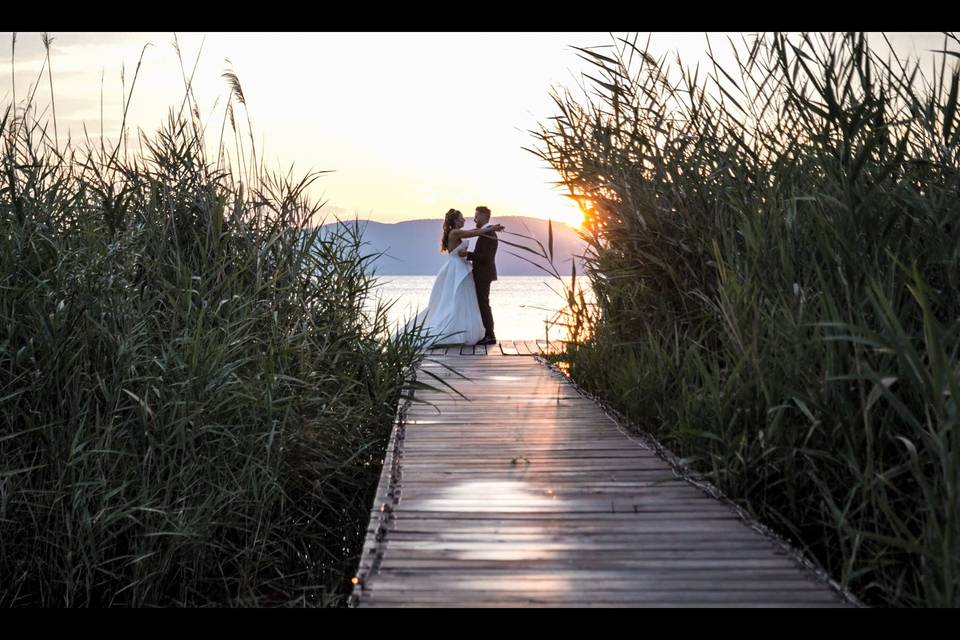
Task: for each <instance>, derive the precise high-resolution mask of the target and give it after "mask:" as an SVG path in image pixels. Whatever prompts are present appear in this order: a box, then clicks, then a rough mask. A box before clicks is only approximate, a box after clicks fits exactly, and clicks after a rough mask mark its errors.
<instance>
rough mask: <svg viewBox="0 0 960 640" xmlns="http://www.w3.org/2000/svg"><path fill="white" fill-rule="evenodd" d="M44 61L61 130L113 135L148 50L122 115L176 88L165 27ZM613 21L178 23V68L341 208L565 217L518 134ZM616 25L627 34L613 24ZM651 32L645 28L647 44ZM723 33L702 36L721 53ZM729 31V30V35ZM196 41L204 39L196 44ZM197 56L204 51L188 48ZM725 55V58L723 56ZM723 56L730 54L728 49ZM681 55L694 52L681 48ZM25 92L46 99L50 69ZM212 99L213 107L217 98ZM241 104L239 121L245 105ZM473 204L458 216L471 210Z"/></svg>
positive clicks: (1, 98) (276, 158)
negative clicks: (314, 27)
mask: <svg viewBox="0 0 960 640" xmlns="http://www.w3.org/2000/svg"><path fill="white" fill-rule="evenodd" d="M51 35H52V36H53V38H54V41H53V44H52V46H51V68H52V71H53V81H54V87H53V91H54V94H55V98H56V111H57V124H58V129H59V131H60V135H61V137H66V134H67V132H68V131H69V132H70V134H71V135H72V136H73V138H74V139H77V138H80V137H82V135H83V126H84V124H85V125H86V128H87V131H88V132H89V133H90V134H91V136H94V137H96V136H98V135H99V132H100V129H101V93H102V102H103V132H104V134H105V135H106V136H108V137H113V138H115V137H116V135H117V133H118V131H119V127H120V122H121V118H122V113H123V101H122V97H121V96H122V92H123V85H122V83H121V74H122V75H123V77H124V78H125V80H126V88H127V90H129V88H130V83H131V80H132V78H133V73H134V69H135V68H136V66H137V61H138V59H139V58H140V56H141V52H142V51H143V48H144V45H147V43H149V44H150V46H148V47H147V48H146V50H145V51H143V62H142V66H141V68H140V72H139V76H138V78H137V81H136V86H135V88H134V92H133V97H132V100H131V104H130V110H129V113H128V118H127V120H128V124H129V125H130V126H132V128H133V129H134V130H135V129H136V128H137V127H139V128H142V129H143V130H144V131H146V132H148V133H149V132H152V131H154V130H155V129H156V128H157V127H159V125H160V124H161V123H162V122H163V121H164V119H165V118H166V114H167V112H168V110H169V109H170V108H171V107H179V104H180V101H181V100H182V98H183V87H184V84H183V77H182V73H183V72H182V70H181V66H180V63H179V62H178V60H177V56H176V52H175V49H174V46H173V40H174V35H173V34H172V33H124V32H109V33H88V32H84V33H80V32H69V33H52V34H51ZM617 35H618V34H608V33H581V32H578V33H410V32H405V33H222V32H219V33H207V34H203V33H178V34H177V38H178V39H179V42H180V49H181V52H182V54H183V59H184V64H185V65H186V73H187V74H189V73H190V72H191V68H192V66H193V64H194V62H195V61H197V60H198V62H197V66H196V71H195V72H194V91H195V94H196V96H197V99H198V101H199V103H200V107H201V109H200V110H201V114H202V116H203V117H204V118H205V119H209V121H211V122H214V121H215V122H216V123H217V128H219V126H218V125H219V122H220V119H221V118H222V113H223V111H222V109H223V105H224V103H225V101H226V98H227V96H228V95H229V89H228V86H227V84H226V81H225V80H224V79H223V78H222V77H221V75H222V73H223V72H224V70H226V69H227V68H231V69H232V70H233V71H235V72H236V74H237V76H238V77H239V79H240V83H241V85H242V87H243V92H244V94H245V97H246V101H247V107H248V109H249V116H250V119H251V121H252V124H253V130H254V134H255V138H256V140H257V144H258V147H259V149H258V152H259V153H261V155H262V156H263V157H264V158H265V159H266V160H267V166H268V168H276V169H282V170H283V171H286V170H288V169H289V168H290V166H291V164H292V165H293V168H294V173H295V174H297V173H300V174H303V173H306V172H307V171H310V170H319V171H327V170H329V171H332V173H329V174H325V175H324V176H322V177H321V178H320V179H319V180H318V181H317V182H315V183H314V185H313V187H312V189H313V190H312V192H311V196H312V197H314V198H316V199H318V200H322V201H326V202H327V203H328V204H327V207H326V209H327V210H328V211H330V212H332V213H334V214H337V215H340V216H342V217H343V216H346V217H352V216H354V215H356V216H358V217H360V218H361V219H372V220H376V221H380V222H397V221H400V220H409V219H417V218H439V217H441V216H442V215H443V213H444V212H445V211H446V210H447V209H449V208H451V207H453V208H457V209H460V210H461V211H464V212H465V213H467V212H472V211H473V208H474V207H475V206H477V205H480V204H483V205H486V206H488V207H490V208H491V209H492V210H493V212H494V215H495V216H496V215H497V214H500V215H527V216H534V217H540V218H552V219H554V220H561V221H564V222H568V223H572V224H576V223H577V222H579V220H580V217H581V214H580V212H579V210H578V209H577V207H576V205H575V204H574V203H573V202H572V201H570V200H569V199H568V198H565V197H564V196H563V191H562V190H561V189H560V188H558V187H556V186H554V185H553V184H552V182H553V181H555V180H556V179H557V176H556V174H555V173H554V172H553V171H552V170H551V169H549V168H548V167H547V166H546V165H545V163H544V162H543V161H542V160H541V159H539V158H538V157H536V156H535V155H533V154H531V153H530V152H529V151H525V150H524V149H523V147H529V146H532V145H533V144H534V143H535V140H534V138H533V136H532V135H531V134H530V132H529V131H530V130H531V129H537V128H538V123H539V122H543V121H545V120H546V118H548V117H550V116H553V115H556V107H555V106H554V105H553V103H552V101H551V98H550V89H551V87H554V86H565V87H569V88H571V89H575V88H576V86H577V84H578V83H579V82H580V77H581V73H582V72H583V71H586V70H588V68H589V65H588V64H587V63H586V62H583V61H582V60H581V59H580V58H579V57H578V52H577V51H576V50H575V49H574V48H573V47H575V46H579V47H596V46H604V45H609V44H611V43H612V42H613V38H614V37H615V36H617ZM619 35H623V34H619ZM647 35H648V34H645V33H644V34H640V37H639V40H640V42H645V41H646V38H647ZM725 35H726V34H710V40H711V42H712V43H713V46H714V52H715V53H717V54H718V55H719V56H720V58H721V60H723V59H724V57H725V55H726V49H727V48H726V47H724V46H723V45H722V43H723V42H725V40H724V38H725ZM732 35H733V36H734V37H735V38H737V39H739V37H740V34H732ZM11 36H12V34H7V38H6V42H5V43H3V42H2V41H0V45H2V49H0V105H4V106H5V105H7V104H9V102H10V99H11V94H12V89H13V87H14V84H13V83H12V82H11V61H12V60H11V46H10V45H11V41H12V37H11ZM888 37H890V38H891V40H892V41H893V43H894V45H895V47H896V48H897V49H898V51H899V52H901V53H906V54H913V55H925V52H926V50H928V49H937V48H941V45H942V43H943V37H942V36H941V35H939V34H922V33H912V34H911V33H894V34H888ZM201 43H202V51H201ZM705 43H706V36H705V35H704V34H703V33H691V32H686V33H653V34H650V48H651V49H652V50H654V51H656V52H667V51H676V52H677V53H679V55H680V57H681V58H682V59H683V60H684V62H685V64H687V63H689V64H695V63H696V62H697V61H700V62H701V63H702V62H705V61H706V59H707V58H706V44H705ZM198 54H199V57H198ZM43 57H44V50H43V45H42V42H41V34H39V33H18V34H17V36H16V51H15V59H14V60H13V62H14V63H15V73H14V74H13V77H14V78H15V80H16V82H15V87H16V94H17V100H18V102H19V101H21V100H23V98H24V96H25V95H27V94H28V92H29V91H30V90H31V89H32V86H33V85H34V83H35V82H36V80H37V77H38V73H39V72H40V70H41V67H42V64H43ZM728 59H730V58H728ZM730 60H732V59H730ZM688 61H689V62H688ZM218 100H219V101H218ZM35 101H36V103H37V104H38V105H39V106H40V107H41V108H45V107H47V106H48V105H49V104H50V89H49V86H48V84H47V79H46V75H45V74H44V76H43V79H42V81H41V82H40V83H39V86H38V87H37V89H36V97H35ZM215 105H216V110H214V107H215ZM237 117H238V118H239V119H240V120H241V121H244V122H245V117H244V115H243V112H242V111H240V110H238V111H237ZM468 217H469V216H468Z"/></svg>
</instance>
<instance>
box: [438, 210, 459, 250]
mask: <svg viewBox="0 0 960 640" xmlns="http://www.w3.org/2000/svg"><path fill="white" fill-rule="evenodd" d="M459 215H462V214H461V213H460V212H459V211H457V210H456V209H450V210H449V211H447V215H445V216H443V234H442V235H441V237H440V253H446V252H447V239H448V238H449V237H450V230H451V229H453V221H454V220H456V219H457V216H459Z"/></svg>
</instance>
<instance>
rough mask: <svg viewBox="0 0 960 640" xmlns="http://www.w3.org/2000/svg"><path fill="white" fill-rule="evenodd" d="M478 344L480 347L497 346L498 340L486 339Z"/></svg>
mask: <svg viewBox="0 0 960 640" xmlns="http://www.w3.org/2000/svg"><path fill="white" fill-rule="evenodd" d="M477 344H478V345H490V344H497V339H496V338H484V339H483V340H481V341H480V342H478V343H477Z"/></svg>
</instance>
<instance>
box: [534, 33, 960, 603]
mask: <svg viewBox="0 0 960 640" xmlns="http://www.w3.org/2000/svg"><path fill="white" fill-rule="evenodd" d="M958 44H960V41H958V39H957V38H956V37H955V36H953V35H947V36H946V37H945V38H944V47H943V49H944V51H945V52H941V53H938V54H936V55H937V58H936V63H935V64H934V65H933V66H932V68H931V67H926V68H923V69H921V67H920V65H919V63H918V62H916V61H911V60H900V59H898V58H897V57H896V56H893V55H889V54H887V53H880V51H881V48H882V47H883V43H882V41H881V42H880V43H879V45H877V44H876V43H874V44H873V46H871V43H868V42H867V39H866V38H865V36H864V35H863V34H855V33H850V34H828V35H798V36H786V35H781V34H770V35H762V36H759V37H756V38H750V39H744V41H743V42H741V43H733V42H731V43H729V46H730V47H731V48H732V49H733V50H734V51H735V53H736V58H737V63H736V66H735V68H726V69H725V68H722V67H721V66H720V65H719V64H717V63H716V62H714V63H713V64H712V65H709V66H708V68H706V69H690V68H689V67H685V66H683V65H682V61H680V64H669V63H668V62H667V60H666V59H665V58H662V59H659V60H657V59H654V58H653V57H652V56H651V55H650V54H649V53H648V52H647V47H646V46H644V44H643V43H642V42H640V43H638V42H637V40H636V39H632V40H630V41H627V40H618V41H616V42H615V44H614V46H611V47H609V48H605V49H604V48H597V49H590V50H582V56H583V57H584V59H586V60H588V61H590V62H591V63H592V64H593V65H594V67H595V69H594V71H592V72H590V74H588V76H587V79H586V80H585V82H586V87H585V93H584V94H583V95H574V94H573V93H571V92H569V91H565V90H557V91H555V95H554V99H555V101H556V107H557V110H558V112H557V115H556V117H555V118H552V119H550V120H549V121H546V122H545V124H543V125H542V126H541V129H540V130H539V131H537V132H534V133H535V137H536V144H535V148H534V149H533V151H534V152H535V153H537V154H538V155H540V156H541V157H542V158H544V159H545V160H546V161H547V162H548V163H549V164H550V165H551V166H552V167H553V168H555V169H556V170H557V172H558V174H559V176H560V180H561V184H562V185H565V187H566V188H567V189H568V191H569V193H570V194H571V195H572V196H573V197H576V198H577V199H578V200H580V202H581V203H582V205H583V207H584V209H585V211H586V222H585V226H584V237H585V238H586V239H587V240H588V241H589V243H590V244H589V249H588V251H587V255H586V259H587V274H586V275H587V277H588V278H589V280H590V283H591V285H592V288H593V291H594V293H595V295H596V298H597V300H596V305H595V306H590V305H583V304H579V302H578V300H577V299H574V298H571V300H570V302H572V303H574V304H573V306H572V309H571V310H572V311H574V312H576V313H577V314H578V315H577V317H576V319H575V322H574V324H576V325H577V326H576V327H575V328H576V330H578V331H579V335H580V336H582V337H581V338H580V339H578V340H577V341H576V343H572V344H570V345H569V348H568V349H567V352H566V354H565V355H564V356H563V360H564V361H565V362H566V365H565V367H567V370H568V371H569V373H570V375H571V376H572V377H573V378H574V379H576V380H577V382H579V383H580V384H582V385H584V386H585V387H587V388H589V389H590V390H592V391H593V392H595V393H597V394H599V395H601V396H602V397H604V398H606V399H607V400H608V401H610V402H611V403H612V404H613V405H614V406H616V407H617V408H619V409H620V410H622V411H623V412H624V413H625V414H626V415H628V416H629V417H631V418H632V419H633V420H635V421H636V422H637V423H638V424H639V425H640V427H641V428H643V429H645V430H649V431H650V432H652V433H653V434H655V435H656V436H657V437H658V438H659V439H661V440H662V441H663V442H664V443H665V444H667V445H668V446H669V447H671V448H672V449H674V451H675V452H676V453H678V454H679V455H681V456H684V457H686V459H687V460H689V462H690V464H691V465H692V466H693V467H695V468H696V469H697V470H699V471H700V472H703V473H704V474H706V475H707V476H708V477H709V478H710V479H711V480H712V481H714V482H715V483H716V484H717V485H718V486H719V487H721V488H722V489H723V490H724V491H725V492H726V493H728V495H730V496H731V497H733V498H735V499H737V500H738V501H740V502H742V503H743V504H745V505H748V507H749V509H750V510H751V511H752V512H753V513H754V514H755V515H756V516H757V517H759V518H760V519H761V520H762V521H764V522H766V523H767V524H769V525H771V526H773V527H774V528H775V529H777V530H778V531H779V532H780V533H782V534H784V535H785V536H787V537H789V538H790V539H791V540H793V541H794V542H795V543H796V544H798V545H800V546H801V547H802V548H804V549H806V550H807V551H808V552H809V553H810V554H812V556H813V557H815V558H816V559H817V561H818V562H820V563H821V564H822V565H823V566H824V567H825V568H826V569H827V570H828V571H829V572H830V573H831V574H832V575H833V576H834V577H835V578H836V579H837V580H839V581H840V582H842V583H843V584H844V585H845V586H847V587H849V588H851V589H852V590H853V591H854V593H856V594H857V595H859V596H860V597H861V598H862V599H863V600H864V601H865V602H867V603H869V604H881V605H895V606H953V607H955V606H958V605H960V424H958V420H960V417H958V411H957V400H958V398H960V395H958V393H960V385H958V349H960V288H958V285H960V268H958V267H960V264H958V257H960V174H958V165H957V161H958V141H960V121H958V120H960V116H958V113H957V97H958V67H957V58H958V57H960V54H958V53H956V52H957V51H958V46H957V45H958ZM710 57H711V60H715V59H716V58H715V56H714V55H713V52H712V51H711V56H710Z"/></svg>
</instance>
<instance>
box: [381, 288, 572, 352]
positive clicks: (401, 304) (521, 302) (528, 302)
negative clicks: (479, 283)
mask: <svg viewBox="0 0 960 640" xmlns="http://www.w3.org/2000/svg"><path fill="white" fill-rule="evenodd" d="M433 280H434V276H380V277H379V282H380V286H379V287H377V289H376V293H375V296H376V297H377V298H379V299H383V300H396V302H395V303H394V305H393V308H392V309H391V310H390V319H391V323H393V324H397V323H403V322H405V321H406V320H407V319H408V318H411V317H413V316H414V315H416V313H417V312H418V311H419V310H421V309H423V308H424V307H426V306H427V302H428V301H429V300H430V289H431V287H433ZM564 280H565V281H566V283H567V284H569V282H570V278H569V277H567V278H564ZM581 283H583V284H586V282H585V279H584V278H577V285H578V286H580V285H581ZM562 292H563V290H562V288H561V285H560V282H558V281H557V280H556V279H555V278H549V277H544V276H500V278H499V279H497V280H496V281H494V282H493V283H492V284H491V285H490V308H491V309H492V310H493V322H494V330H495V331H496V334H497V338H498V339H500V340H544V339H546V338H547V337H549V339H550V340H559V339H561V338H562V337H563V336H564V333H565V331H564V329H563V328H562V327H557V326H554V327H548V324H547V321H548V320H549V319H550V318H553V317H554V316H555V315H556V313H557V311H558V310H559V309H561V308H562V307H563V306H564V298H563V297H562V295H561V294H562Z"/></svg>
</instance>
